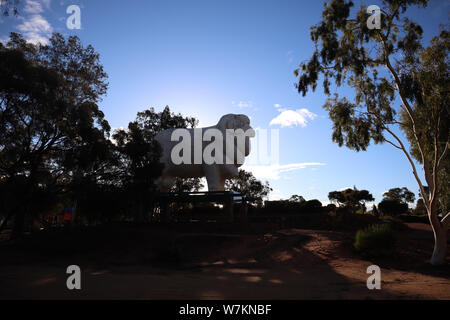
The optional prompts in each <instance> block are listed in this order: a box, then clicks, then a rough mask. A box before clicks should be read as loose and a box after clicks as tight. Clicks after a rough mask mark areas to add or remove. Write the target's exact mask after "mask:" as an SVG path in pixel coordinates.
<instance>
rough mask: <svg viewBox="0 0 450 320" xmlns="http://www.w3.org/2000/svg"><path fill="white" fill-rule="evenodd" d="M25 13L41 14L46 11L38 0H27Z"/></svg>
mask: <svg viewBox="0 0 450 320" xmlns="http://www.w3.org/2000/svg"><path fill="white" fill-rule="evenodd" d="M23 11H24V12H25V13H28V14H39V13H42V12H43V11H44V9H43V8H42V5H41V4H40V3H39V2H38V1H36V0H27V1H25V7H24V8H23Z"/></svg>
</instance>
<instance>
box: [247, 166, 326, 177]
mask: <svg viewBox="0 0 450 320" xmlns="http://www.w3.org/2000/svg"><path fill="white" fill-rule="evenodd" d="M324 165H325V163H320V162H301V163H290V164H283V165H280V164H271V165H266V166H263V165H261V166H251V165H249V166H246V165H244V166H243V169H245V170H247V171H251V172H252V173H253V175H254V176H255V177H256V178H258V179H268V180H279V179H280V178H281V175H282V174H283V173H287V172H292V171H297V170H300V169H305V168H307V167H317V166H324Z"/></svg>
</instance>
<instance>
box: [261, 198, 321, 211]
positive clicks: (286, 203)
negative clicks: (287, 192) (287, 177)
mask: <svg viewBox="0 0 450 320" xmlns="http://www.w3.org/2000/svg"><path fill="white" fill-rule="evenodd" d="M264 207H265V209H266V211H268V212H271V213H277V214H285V213H287V214H296V213H299V214H302V213H314V212H321V211H322V203H321V202H320V201H319V200H317V199H313V200H308V201H302V202H299V201H291V200H275V201H266V202H265V203H264Z"/></svg>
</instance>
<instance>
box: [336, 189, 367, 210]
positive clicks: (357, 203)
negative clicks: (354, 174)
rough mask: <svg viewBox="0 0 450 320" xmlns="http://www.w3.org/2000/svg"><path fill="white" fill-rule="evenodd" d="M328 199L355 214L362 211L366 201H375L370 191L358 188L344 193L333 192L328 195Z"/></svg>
mask: <svg viewBox="0 0 450 320" xmlns="http://www.w3.org/2000/svg"><path fill="white" fill-rule="evenodd" d="M328 199H329V200H330V201H334V202H338V203H339V204H340V205H343V206H345V207H347V208H349V209H350V210H351V212H353V213H355V212H356V210H358V209H362V208H363V205H364V203H365V202H366V201H374V200H375V199H374V197H373V196H372V194H371V193H370V192H369V191H367V190H358V189H357V188H356V187H353V189H351V188H348V189H345V190H342V191H331V192H329V193H328Z"/></svg>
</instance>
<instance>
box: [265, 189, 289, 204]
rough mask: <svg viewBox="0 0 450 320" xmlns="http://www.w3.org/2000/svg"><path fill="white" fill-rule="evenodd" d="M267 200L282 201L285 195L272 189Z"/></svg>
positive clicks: (278, 190)
mask: <svg viewBox="0 0 450 320" xmlns="http://www.w3.org/2000/svg"><path fill="white" fill-rule="evenodd" d="M268 198H269V200H271V201H273V200H282V199H284V198H286V197H285V195H284V194H283V193H282V192H281V190H280V189H273V190H272V192H270V193H269V197H268Z"/></svg>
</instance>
